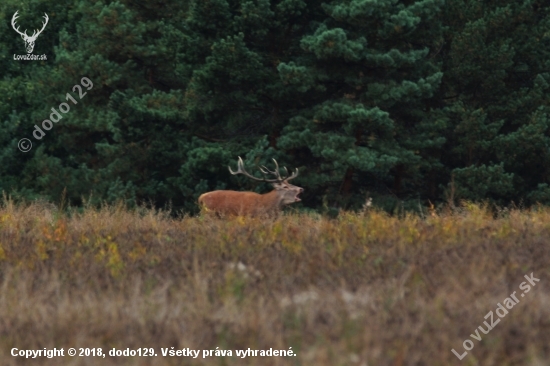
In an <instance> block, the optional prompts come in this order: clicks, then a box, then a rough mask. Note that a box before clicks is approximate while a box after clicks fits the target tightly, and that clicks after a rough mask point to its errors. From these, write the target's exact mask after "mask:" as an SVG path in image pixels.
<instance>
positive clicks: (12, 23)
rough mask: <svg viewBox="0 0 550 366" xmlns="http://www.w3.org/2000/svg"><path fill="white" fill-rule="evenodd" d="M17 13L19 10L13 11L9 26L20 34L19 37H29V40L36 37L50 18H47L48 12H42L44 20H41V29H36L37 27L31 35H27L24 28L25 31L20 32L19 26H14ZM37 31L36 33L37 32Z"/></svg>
mask: <svg viewBox="0 0 550 366" xmlns="http://www.w3.org/2000/svg"><path fill="white" fill-rule="evenodd" d="M17 13H19V10H17V11H16V12H15V14H13V17H12V18H11V26H12V28H13V29H14V30H15V31H16V32H17V33H19V34H20V35H21V37H24V38H25V39H29V40H34V39H36V38H37V37H38V36H39V35H40V33H42V31H43V30H44V28H46V25H47V24H48V20H49V19H50V18H48V14H46V13H44V20H45V22H42V29H40V30H38V29H35V30H34V32H33V34H32V36H30V37H29V35H27V30H26V29H25V32H23V33H21V31H20V30H19V26H17V28H16V27H15V26H16V22H15V21H16V19H17V18H18V17H19V16H18V15H17ZM37 32H38V33H37Z"/></svg>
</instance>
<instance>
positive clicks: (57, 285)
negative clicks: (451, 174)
mask: <svg viewBox="0 0 550 366" xmlns="http://www.w3.org/2000/svg"><path fill="white" fill-rule="evenodd" d="M549 238H550V210H549V209H545V208H538V209H532V210H530V211H528V210H519V209H510V210H500V211H498V212H493V211H491V210H489V209H487V208H486V207H483V206H479V205H473V204H467V203H465V204H463V205H462V206H461V207H459V208H456V209H454V210H447V211H441V212H435V211H433V212H431V213H429V214H428V215H426V216H418V215H407V214H403V215H398V216H389V215H387V214H385V213H383V212H380V211H377V210H375V209H369V210H366V211H364V212H359V213H346V212H342V213H341V214H340V215H339V216H338V217H336V218H326V217H322V216H320V215H314V214H299V213H287V214H285V215H282V216H280V217H278V218H276V219H270V220H261V219H255V218H233V219H225V220H220V219H215V218H210V217H188V216H186V217H179V218H175V217H173V216H170V215H169V214H168V213H166V212H162V211H158V210H152V209H137V210H127V209H125V208H124V207H122V206H108V207H107V206H106V207H103V208H87V209H85V210H83V211H82V212H80V213H78V212H76V211H74V212H68V211H67V210H58V209H57V208H56V207H55V206H53V205H49V204H44V203H33V204H15V203H13V202H11V201H10V200H4V202H3V204H2V206H1V207H0V360H1V364H2V365H319V366H325V365H326V366H334V365H357V366H366V365H369V366H372V365H376V366H386V365H388V366H390V365H391V366H401V365H429V366H433V365H484V366H489V365H499V366H506V365H529V366H539V365H550V265H549V264H550V239H549ZM531 273H533V277H535V278H537V279H540V281H538V282H536V285H534V286H531V288H530V291H529V292H525V293H523V294H522V292H523V291H522V290H520V286H521V284H522V283H524V282H526V281H527V280H526V278H525V277H524V276H525V275H530V274H531ZM513 292H516V295H515V296H517V298H518V299H519V301H518V302H517V303H516V304H515V305H514V306H513V307H512V308H510V309H508V311H507V314H506V315H505V316H504V317H502V318H500V317H499V316H497V315H496V314H497V312H496V311H497V309H498V304H499V303H500V304H503V305H504V304H505V303H504V301H505V299H507V298H509V297H510V296H511V294H512V293H513ZM520 294H522V295H524V296H520ZM489 312H493V313H494V317H495V319H494V320H493V322H496V320H498V319H500V321H499V322H498V324H496V325H494V327H493V329H491V330H490V331H489V332H487V334H485V333H484V332H481V331H478V332H477V334H476V329H478V330H479V328H478V327H479V326H481V327H483V328H484V329H487V326H485V325H484V323H483V322H484V321H485V322H487V323H489V324H490V319H489V318H485V317H486V315H488V313H489ZM501 313H502V310H501ZM493 324H494V323H493ZM471 334H472V335H473V336H475V337H477V338H480V340H477V339H475V338H473V337H472V336H470V335H471ZM468 339H469V340H470V341H471V342H465V340H468ZM463 344H465V345H466V346H467V347H469V346H470V344H471V345H472V347H473V348H471V350H469V351H467V352H468V353H467V354H466V355H465V356H464V357H463V359H462V360H459V358H458V357H457V356H456V355H455V354H454V353H453V352H452V351H451V349H454V350H455V351H456V352H457V353H458V354H463V353H464V352H465V349H464V346H463ZM54 347H55V348H58V349H59V348H64V350H65V357H59V358H44V357H41V358H37V359H31V358H29V359H27V358H25V357H14V356H12V355H11V352H12V351H11V350H12V349H13V348H18V349H20V350H26V349H35V350H37V349H44V348H47V349H53V348H54ZM69 347H74V348H76V349H77V350H78V349H79V348H96V349H97V348H101V349H102V352H103V353H108V352H109V350H112V349H113V348H116V349H118V350H126V349H133V350H136V349H141V348H153V349H154V350H155V352H156V353H157V354H158V356H156V357H137V356H135V357H111V356H107V357H105V358H98V357H93V356H88V357H79V356H75V357H70V356H67V355H66V352H67V349H68V348H69ZM172 347H174V348H173V349H174V350H178V349H179V350H182V349H187V348H189V349H191V350H216V348H217V349H218V351H219V350H226V351H227V350H232V355H231V356H223V357H215V356H208V357H205V358H203V357H202V353H201V355H200V356H198V357H197V358H193V357H187V356H179V357H178V356H175V357H170V356H162V354H161V351H162V349H164V350H167V349H170V350H171V349H172ZM248 348H250V349H251V350H269V349H270V348H271V349H273V350H286V351H288V350H289V349H290V348H291V349H292V351H293V353H295V354H296V356H287V357H269V356H263V357H261V356H248V357H244V358H243V357H239V356H237V355H236V350H247V349H248Z"/></svg>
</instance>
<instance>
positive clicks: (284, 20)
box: [0, 0, 550, 213]
mask: <svg viewBox="0 0 550 366" xmlns="http://www.w3.org/2000/svg"><path fill="white" fill-rule="evenodd" d="M16 12H17V17H16V20H14V18H15V13H16ZM45 14H46V17H45ZM0 19H2V21H1V22H0V27H1V31H0V190H2V191H3V192H4V194H7V195H10V196H11V197H13V198H14V199H16V200H37V199H44V200H47V201H51V202H60V200H64V201H65V202H70V203H71V204H72V205H76V206H80V205H83V204H85V203H90V204H93V205H97V204H101V203H104V202H106V203H115V202H124V203H125V204H126V205H128V206H135V205H139V204H141V203H143V202H151V203H152V204H154V205H155V206H157V207H167V206H169V207H171V208H173V209H176V210H179V211H183V212H187V213H196V212H197V211H198V206H197V198H198V197H199V195H200V194H202V193H204V192H207V191H212V190H217V189H232V190H241V191H244V190H249V191H256V192H262V193H263V192H267V191H268V190H269V189H270V187H269V186H268V185H267V184H266V183H258V182H255V181H252V180H250V179H247V178H245V177H238V176H232V175H231V174H230V173H229V171H228V165H230V166H232V167H233V169H235V167H236V164H237V159H238V157H239V156H241V157H242V158H243V160H244V162H245V165H246V167H247V169H248V171H250V172H253V173H254V174H257V176H258V177H261V175H260V172H259V171H258V170H257V168H256V166H262V165H266V166H272V165H270V164H272V159H276V160H277V161H278V162H279V165H280V166H281V167H282V166H286V167H288V169H289V170H294V169H295V168H298V169H299V171H300V175H299V177H298V178H297V179H296V180H295V181H293V183H294V184H296V185H299V186H301V187H303V188H304V189H305V192H304V194H303V196H302V202H301V203H299V204H296V205H293V207H296V208H298V209H299V210H317V211H331V210H339V209H344V210H357V209H360V208H361V207H362V206H363V205H364V204H365V201H366V200H367V199H368V198H372V202H373V204H374V205H375V206H377V207H381V208H383V209H385V210H389V211H391V210H395V209H406V210H408V209H410V210H418V209H419V208H420V209H421V208H422V207H429V206H430V205H438V204H448V203H458V202H460V201H471V202H486V203H489V204H492V205H498V206H507V205H510V204H515V205H522V206H527V207H528V206H531V205H536V204H542V205H548V204H550V118H549V112H550V93H549V89H550V2H548V1H543V0H519V1H518V0H498V1H497V0H445V1H444V0H327V1H324V2H320V1H313V0H200V1H199V0H182V1H173V0H172V1H171V0H155V1H140V0H121V1H91V0H82V1H72V0H60V1H56V2H51V1H45V0H28V1H16V0H4V1H2V2H1V3H0ZM46 19H47V25H46V26H45V27H44V28H43V30H42V32H41V33H40V34H39V36H38V37H36V40H35V44H34V49H33V51H32V54H34V55H38V56H40V55H45V56H46V58H45V59H37V60H25V59H20V58H19V56H20V55H27V54H29V53H28V52H27V49H26V47H25V46H26V45H25V42H24V41H23V39H22V37H21V36H20V35H19V34H18V33H17V32H16V30H15V29H16V28H17V27H18V30H19V31H20V32H24V30H26V34H27V35H29V36H31V35H32V34H33V33H32V32H33V31H35V30H40V29H41V28H42V26H43V24H44V22H45V21H46ZM14 25H15V26H14ZM62 103H67V104H66V105H68V106H69V107H70V110H69V111H67V112H64V111H63V108H65V110H66V107H64V106H62ZM60 109H61V111H60ZM45 121H46V122H45ZM38 130H41V131H42V132H41V133H40V132H37V131H38ZM37 136H38V137H40V138H38V137H37ZM23 138H26V139H28V140H29V141H30V142H31V143H32V149H30V151H27V152H23V151H21V142H20V140H21V139H23ZM29 141H27V143H28V142H29ZM25 146H28V145H25ZM18 147H19V148H18Z"/></svg>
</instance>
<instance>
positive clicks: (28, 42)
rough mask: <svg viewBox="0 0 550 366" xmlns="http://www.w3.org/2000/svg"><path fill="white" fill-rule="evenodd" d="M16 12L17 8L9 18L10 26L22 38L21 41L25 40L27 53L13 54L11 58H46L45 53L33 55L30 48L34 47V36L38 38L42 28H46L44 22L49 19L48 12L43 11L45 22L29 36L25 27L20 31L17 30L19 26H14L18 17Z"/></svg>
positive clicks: (32, 59) (29, 59)
mask: <svg viewBox="0 0 550 366" xmlns="http://www.w3.org/2000/svg"><path fill="white" fill-rule="evenodd" d="M18 12H19V10H17V11H16V12H15V14H13V17H12V18H11V26H12V28H13V30H14V31H16V32H17V33H19V35H20V36H21V38H23V41H24V42H25V49H26V50H27V54H26V55H16V54H14V55H13V59H14V60H27V61H35V60H38V61H41V60H47V57H46V55H33V54H32V50H33V49H34V42H35V41H36V38H38V36H39V35H40V33H42V31H43V30H44V28H46V24H48V20H49V18H48V14H46V13H44V20H45V22H43V23H42V29H40V30H38V29H35V30H34V32H33V34H32V35H31V36H29V35H28V34H27V30H26V29H25V31H24V32H21V31H19V26H17V27H16V26H15V20H16V19H17V17H18V15H17V13H18Z"/></svg>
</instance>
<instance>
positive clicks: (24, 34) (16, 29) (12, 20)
mask: <svg viewBox="0 0 550 366" xmlns="http://www.w3.org/2000/svg"><path fill="white" fill-rule="evenodd" d="M17 13H19V10H17V11H16V12H15V14H13V17H12V18H11V26H12V28H13V29H14V30H15V31H16V32H17V33H19V34H20V35H21V36H25V37H28V36H27V30H26V29H25V33H21V32H20V31H19V26H18V27H17V28H15V20H16V19H17V18H18V15H17Z"/></svg>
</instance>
